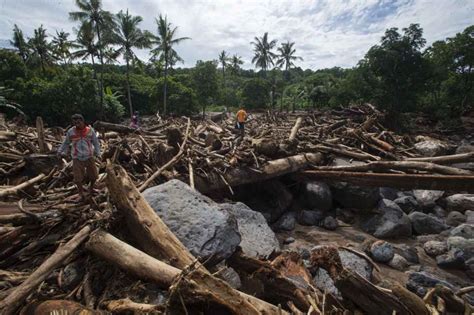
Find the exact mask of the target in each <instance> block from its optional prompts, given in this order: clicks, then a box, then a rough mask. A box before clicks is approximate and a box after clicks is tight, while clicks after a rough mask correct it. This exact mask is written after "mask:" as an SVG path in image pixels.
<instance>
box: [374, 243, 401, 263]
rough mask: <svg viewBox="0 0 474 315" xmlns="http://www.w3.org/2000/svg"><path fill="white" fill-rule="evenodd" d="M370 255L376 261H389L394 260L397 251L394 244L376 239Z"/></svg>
mask: <svg viewBox="0 0 474 315" xmlns="http://www.w3.org/2000/svg"><path fill="white" fill-rule="evenodd" d="M370 255H371V256H372V258H373V259H374V260H375V261H376V262H380V263H388V262H389V261H390V260H392V258H393V256H394V255H395V252H394V250H393V246H392V244H390V243H388V242H384V241H376V242H375V243H373V244H372V246H370Z"/></svg>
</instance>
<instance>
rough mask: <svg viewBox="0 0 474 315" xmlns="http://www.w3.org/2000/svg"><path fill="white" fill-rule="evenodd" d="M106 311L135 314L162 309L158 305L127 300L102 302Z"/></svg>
mask: <svg viewBox="0 0 474 315" xmlns="http://www.w3.org/2000/svg"><path fill="white" fill-rule="evenodd" d="M104 305H106V307H107V310H108V311H110V312H112V313H123V312H132V313H133V314H135V313H149V312H157V311H159V310H161V309H162V307H161V306H160V305H153V304H145V303H136V302H133V301H132V300H130V299H129V298H125V299H120V300H112V301H106V302H104Z"/></svg>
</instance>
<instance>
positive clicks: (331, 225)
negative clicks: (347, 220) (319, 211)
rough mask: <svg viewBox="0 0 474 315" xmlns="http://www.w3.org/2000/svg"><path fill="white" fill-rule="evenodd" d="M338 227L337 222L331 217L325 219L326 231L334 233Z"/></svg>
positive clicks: (324, 226)
mask: <svg viewBox="0 0 474 315" xmlns="http://www.w3.org/2000/svg"><path fill="white" fill-rule="evenodd" d="M338 226H339V223H337V220H336V219H334V218H333V217H331V216H328V217H325V218H324V220H323V228H325V229H326V230H330V231H334V230H335V229H337V227H338Z"/></svg>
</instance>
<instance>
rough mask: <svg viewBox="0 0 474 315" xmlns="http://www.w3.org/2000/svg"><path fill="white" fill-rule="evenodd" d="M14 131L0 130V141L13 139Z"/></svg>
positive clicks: (14, 137) (14, 138)
mask: <svg viewBox="0 0 474 315" xmlns="http://www.w3.org/2000/svg"><path fill="white" fill-rule="evenodd" d="M15 140H16V133H15V132H12V131H3V130H2V131H0V142H4V141H5V142H6V141H15Z"/></svg>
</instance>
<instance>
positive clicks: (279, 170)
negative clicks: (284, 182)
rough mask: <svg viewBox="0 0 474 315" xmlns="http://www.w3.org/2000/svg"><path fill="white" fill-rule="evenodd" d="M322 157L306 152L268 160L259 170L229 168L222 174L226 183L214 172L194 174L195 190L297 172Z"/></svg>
mask: <svg viewBox="0 0 474 315" xmlns="http://www.w3.org/2000/svg"><path fill="white" fill-rule="evenodd" d="M322 158H323V157H322V155H321V154H320V153H306V154H299V155H294V156H290V157H287V158H282V159H278V160H273V161H270V162H268V163H267V164H265V165H264V166H263V167H262V168H261V170H259V171H256V170H253V169H250V168H244V167H241V168H234V169H229V170H228V171H227V172H226V173H225V174H223V175H222V177H223V178H224V179H225V181H226V182H227V183H225V182H224V181H223V180H222V179H221V178H220V177H219V176H218V175H216V174H212V173H210V174H209V177H208V178H203V177H200V176H197V175H195V184H196V188H197V190H199V191H200V192H202V193H205V192H209V191H213V190H220V189H225V188H226V187H227V185H229V186H239V185H243V184H249V183H255V182H260V181H264V180H267V179H271V178H274V177H278V176H282V175H286V174H290V173H295V172H299V171H301V170H304V169H306V168H308V167H309V166H311V165H316V164H318V163H320V162H321V160H322Z"/></svg>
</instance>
